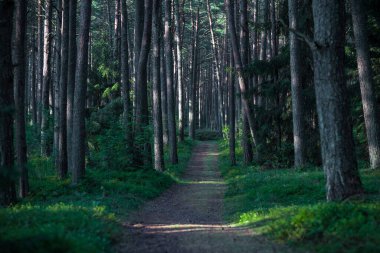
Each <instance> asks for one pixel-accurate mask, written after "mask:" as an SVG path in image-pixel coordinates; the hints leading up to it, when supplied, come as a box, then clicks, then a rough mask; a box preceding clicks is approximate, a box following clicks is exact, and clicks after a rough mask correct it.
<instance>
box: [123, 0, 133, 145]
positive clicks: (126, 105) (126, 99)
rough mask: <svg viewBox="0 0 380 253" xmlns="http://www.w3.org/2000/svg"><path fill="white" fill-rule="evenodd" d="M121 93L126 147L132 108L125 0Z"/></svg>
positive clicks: (128, 141)
mask: <svg viewBox="0 0 380 253" xmlns="http://www.w3.org/2000/svg"><path fill="white" fill-rule="evenodd" d="M120 18H121V71H120V72H121V93H122V98H123V125H124V128H125V139H126V140H127V146H128V147H127V148H128V149H131V148H132V143H133V142H132V119H131V116H132V108H131V98H130V91H131V85H130V74H129V71H130V70H129V62H128V52H129V47H128V9H127V2H126V0H121V17H120Z"/></svg>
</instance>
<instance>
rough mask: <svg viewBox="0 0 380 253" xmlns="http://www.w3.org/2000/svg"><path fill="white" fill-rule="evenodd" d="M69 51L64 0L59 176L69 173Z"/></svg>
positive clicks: (66, 3) (67, 1) (66, 4)
mask: <svg viewBox="0 0 380 253" xmlns="http://www.w3.org/2000/svg"><path fill="white" fill-rule="evenodd" d="M68 53H69V0H62V28H61V71H60V81H59V86H60V87H59V95H60V98H59V107H60V108H59V143H58V156H59V164H58V173H57V174H58V176H59V178H61V179H63V178H64V177H66V175H67V166H68V164H67V76H68V61H69V59H68V57H69V56H68Z"/></svg>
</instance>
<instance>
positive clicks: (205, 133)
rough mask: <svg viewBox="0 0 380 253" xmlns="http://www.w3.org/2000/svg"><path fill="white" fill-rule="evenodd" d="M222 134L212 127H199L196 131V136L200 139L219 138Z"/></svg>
mask: <svg viewBox="0 0 380 253" xmlns="http://www.w3.org/2000/svg"><path fill="white" fill-rule="evenodd" d="M221 137H222V135H221V134H220V133H219V132H218V131H215V130H210V129H197V130H196V131H195V138H196V139H197V140H200V141H211V140H219V139H220V138H221Z"/></svg>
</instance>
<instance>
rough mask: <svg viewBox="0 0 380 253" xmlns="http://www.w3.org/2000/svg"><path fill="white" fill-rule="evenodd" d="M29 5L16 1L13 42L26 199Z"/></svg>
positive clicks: (17, 125) (17, 124)
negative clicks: (27, 33)
mask: <svg viewBox="0 0 380 253" xmlns="http://www.w3.org/2000/svg"><path fill="white" fill-rule="evenodd" d="M26 9H27V3H26V2H25V1H23V0H17V1H15V12H14V15H15V17H14V19H15V24H14V42H13V56H12V57H13V66H14V67H13V75H14V80H13V81H14V91H15V93H14V100H15V111H16V116H15V146H16V169H17V171H18V172H19V173H20V177H19V195H20V197H21V198H24V197H25V196H26V195H27V194H28V192H29V181H28V169H27V153H26V133H25V65H26V61H25V37H26V31H25V29H26V14H27V10H26Z"/></svg>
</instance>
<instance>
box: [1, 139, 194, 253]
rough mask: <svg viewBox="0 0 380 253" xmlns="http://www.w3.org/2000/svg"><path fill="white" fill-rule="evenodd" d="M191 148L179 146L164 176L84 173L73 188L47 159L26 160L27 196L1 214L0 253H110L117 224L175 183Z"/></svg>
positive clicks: (101, 170)
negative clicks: (57, 174)
mask: <svg viewBox="0 0 380 253" xmlns="http://www.w3.org/2000/svg"><path fill="white" fill-rule="evenodd" d="M192 146H193V143H192V142H190V141H185V142H183V143H180V144H179V147H178V155H179V161H180V163H179V164H178V165H175V166H172V165H168V166H167V170H166V172H165V173H159V172H156V171H154V170H153V169H136V168H133V167H128V168H114V167H89V168H88V169H87V171H86V179H85V180H84V181H83V182H82V183H81V184H80V185H78V186H75V187H74V186H72V185H71V183H70V180H69V179H67V180H63V181H60V180H58V179H57V177H56V176H55V170H54V168H53V164H52V161H51V160H50V159H43V158H40V157H37V156H32V157H30V166H29V167H30V185H31V194H30V196H29V197H28V198H26V199H24V200H23V201H22V202H20V203H18V204H17V205H15V206H13V207H9V208H3V209H0V249H1V252H4V253H5V252H12V253H14V252H29V253H32V252H78V253H79V252H109V251H112V244H113V243H114V242H115V241H117V240H118V237H119V236H120V228H121V222H122V220H123V219H124V218H125V217H126V216H127V215H128V214H129V213H130V212H131V211H132V210H134V209H136V208H137V207H138V206H139V205H141V204H142V203H143V202H144V201H146V200H148V199H152V198H154V197H157V196H158V195H160V193H162V192H163V191H164V190H165V189H167V188H168V187H169V186H170V185H171V184H172V183H173V182H175V181H176V178H177V177H178V175H179V174H180V173H181V172H182V171H183V170H184V168H185V167H186V164H187V161H188V160H189V158H190V155H191V149H192ZM167 164H168V163H167Z"/></svg>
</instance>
